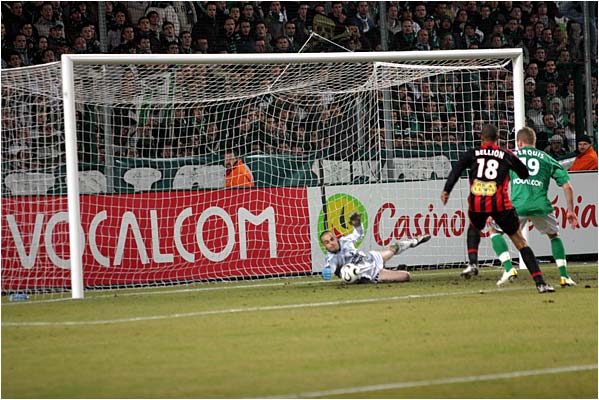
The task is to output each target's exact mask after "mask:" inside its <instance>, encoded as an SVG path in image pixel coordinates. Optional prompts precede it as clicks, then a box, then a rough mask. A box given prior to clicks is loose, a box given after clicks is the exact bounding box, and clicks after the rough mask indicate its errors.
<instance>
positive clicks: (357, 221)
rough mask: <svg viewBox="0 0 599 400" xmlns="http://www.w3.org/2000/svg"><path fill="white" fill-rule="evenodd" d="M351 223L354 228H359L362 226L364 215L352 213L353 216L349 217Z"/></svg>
mask: <svg viewBox="0 0 599 400" xmlns="http://www.w3.org/2000/svg"><path fill="white" fill-rule="evenodd" d="M349 223H350V224H351V225H352V226H353V227H354V228H357V227H358V226H360V225H362V214H360V213H359V212H354V213H352V215H350V216H349Z"/></svg>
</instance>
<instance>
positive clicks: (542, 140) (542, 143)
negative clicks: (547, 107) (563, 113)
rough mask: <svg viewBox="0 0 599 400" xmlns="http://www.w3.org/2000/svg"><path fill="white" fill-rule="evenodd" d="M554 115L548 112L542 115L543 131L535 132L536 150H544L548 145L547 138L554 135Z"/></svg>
mask: <svg viewBox="0 0 599 400" xmlns="http://www.w3.org/2000/svg"><path fill="white" fill-rule="evenodd" d="M556 127H557V126H556V124H555V115H553V114H552V113H550V112H546V113H545V114H543V129H541V130H540V131H537V149H540V150H544V149H545V147H547V146H548V145H549V138H550V137H553V135H554V134H555V128H556Z"/></svg>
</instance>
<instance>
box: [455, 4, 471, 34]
mask: <svg viewBox="0 0 599 400" xmlns="http://www.w3.org/2000/svg"><path fill="white" fill-rule="evenodd" d="M467 22H468V11H466V9H463V8H461V9H459V10H458V12H457V15H456V16H455V18H454V20H453V24H452V31H451V33H453V34H454V35H455V36H458V35H460V34H461V33H462V32H464V27H465V25H466V23H467Z"/></svg>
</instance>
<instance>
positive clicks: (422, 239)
mask: <svg viewBox="0 0 599 400" xmlns="http://www.w3.org/2000/svg"><path fill="white" fill-rule="evenodd" d="M429 240H431V235H426V234H425V235H419V236H417V237H415V238H412V239H409V240H400V241H399V242H395V243H393V244H392V245H391V246H389V247H388V248H389V249H391V250H392V251H394V253H393V255H397V254H400V253H402V252H404V251H405V250H407V249H410V248H412V247H416V246H420V245H421V244H422V243H426V242H428V241H429Z"/></svg>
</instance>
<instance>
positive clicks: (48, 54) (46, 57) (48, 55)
mask: <svg viewBox="0 0 599 400" xmlns="http://www.w3.org/2000/svg"><path fill="white" fill-rule="evenodd" d="M86 48H87V46H86ZM54 61H56V53H55V52H54V50H52V49H46V50H44V51H42V53H41V59H40V63H41V64H46V63H51V62H54Z"/></svg>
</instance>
